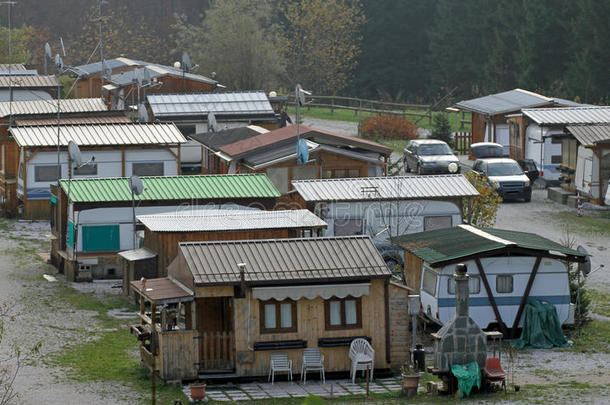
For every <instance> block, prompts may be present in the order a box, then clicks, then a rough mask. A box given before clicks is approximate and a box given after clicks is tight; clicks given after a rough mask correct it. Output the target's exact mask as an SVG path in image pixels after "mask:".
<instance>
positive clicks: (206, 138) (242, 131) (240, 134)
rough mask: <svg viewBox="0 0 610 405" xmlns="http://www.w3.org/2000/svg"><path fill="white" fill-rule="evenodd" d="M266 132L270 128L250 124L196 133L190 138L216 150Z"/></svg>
mask: <svg viewBox="0 0 610 405" xmlns="http://www.w3.org/2000/svg"><path fill="white" fill-rule="evenodd" d="M266 132H269V130H267V129H265V128H263V127H259V126H257V125H248V126H247V127H237V128H229V129H223V130H222V131H218V132H205V133H201V134H194V135H190V136H189V138H191V139H192V140H194V141H197V142H199V143H201V144H203V145H205V146H207V147H208V148H210V149H212V150H215V151H216V150H218V148H220V147H221V146H224V145H229V144H231V143H234V142H237V141H241V140H243V139H247V138H252V137H253V136H256V135H260V134H263V133H266Z"/></svg>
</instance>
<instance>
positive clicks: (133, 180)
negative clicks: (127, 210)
mask: <svg viewBox="0 0 610 405" xmlns="http://www.w3.org/2000/svg"><path fill="white" fill-rule="evenodd" d="M129 188H130V189H131V192H132V193H133V194H135V195H140V194H142V192H143V191H144V184H142V179H140V178H139V177H138V176H136V175H133V176H131V177H130V178H129Z"/></svg>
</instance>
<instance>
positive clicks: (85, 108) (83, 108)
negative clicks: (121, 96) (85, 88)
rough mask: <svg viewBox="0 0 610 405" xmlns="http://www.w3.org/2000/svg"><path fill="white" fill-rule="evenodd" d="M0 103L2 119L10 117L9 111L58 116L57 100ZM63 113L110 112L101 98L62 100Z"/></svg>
mask: <svg viewBox="0 0 610 405" xmlns="http://www.w3.org/2000/svg"><path fill="white" fill-rule="evenodd" d="M9 104H10V103H9V102H8V101H3V102H0V117H8V115H9V109H10V111H12V114H13V116H15V115H38V114H57V100H31V101H13V103H12V106H9ZM59 107H60V110H61V112H62V113H81V112H100V111H108V106H107V105H106V104H105V103H104V101H103V100H102V99H101V98H69V99H66V100H60V102H59Z"/></svg>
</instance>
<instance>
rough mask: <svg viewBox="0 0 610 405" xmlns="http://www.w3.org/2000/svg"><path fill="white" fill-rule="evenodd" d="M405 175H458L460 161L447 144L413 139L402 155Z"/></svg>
mask: <svg viewBox="0 0 610 405" xmlns="http://www.w3.org/2000/svg"><path fill="white" fill-rule="evenodd" d="M403 160H404V167H405V173H408V172H410V171H415V172H417V174H429V173H459V172H460V161H459V159H458V158H457V156H455V155H454V154H453V152H452V151H451V148H450V147H449V145H447V143H445V142H443V141H439V140H437V139H414V140H412V141H410V142H409V143H408V144H407V147H406V148H405V150H404V155H403Z"/></svg>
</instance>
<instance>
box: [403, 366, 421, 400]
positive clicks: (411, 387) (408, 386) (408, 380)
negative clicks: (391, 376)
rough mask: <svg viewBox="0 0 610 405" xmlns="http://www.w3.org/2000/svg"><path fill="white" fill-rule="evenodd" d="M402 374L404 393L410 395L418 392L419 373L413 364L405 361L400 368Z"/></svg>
mask: <svg viewBox="0 0 610 405" xmlns="http://www.w3.org/2000/svg"><path fill="white" fill-rule="evenodd" d="M400 375H401V377H402V393H403V394H404V395H406V396H408V397H410V396H413V395H415V394H417V387H418V386H419V373H418V372H417V370H415V367H414V366H413V364H411V363H405V364H404V365H403V366H402V367H401V368H400Z"/></svg>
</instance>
